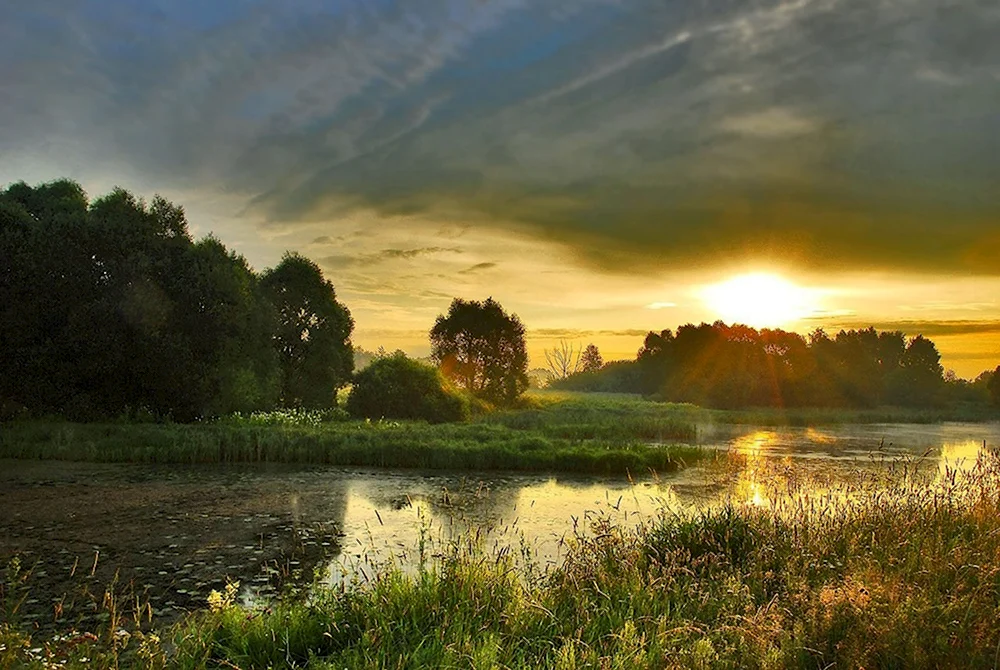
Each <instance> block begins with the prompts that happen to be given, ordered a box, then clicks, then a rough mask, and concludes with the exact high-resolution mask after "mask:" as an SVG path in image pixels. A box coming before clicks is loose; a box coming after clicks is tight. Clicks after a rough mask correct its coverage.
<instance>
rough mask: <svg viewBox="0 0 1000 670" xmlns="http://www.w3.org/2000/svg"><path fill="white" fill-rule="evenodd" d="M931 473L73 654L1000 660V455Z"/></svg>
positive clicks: (323, 660)
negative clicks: (549, 563)
mask: <svg viewBox="0 0 1000 670" xmlns="http://www.w3.org/2000/svg"><path fill="white" fill-rule="evenodd" d="M914 465H916V464H913V463H907V464H903V467H902V468H901V469H897V470H896V471H893V472H889V473H884V474H885V475H886V477H889V476H891V482H892V483H891V484H890V485H888V486H887V481H888V480H887V479H885V478H884V477H867V476H859V478H858V479H857V480H856V481H854V482H852V483H850V484H849V485H847V486H845V487H843V488H842V489H840V490H837V491H827V492H825V493H823V494H817V493H816V492H815V491H814V490H812V491H810V490H807V489H805V488H803V489H802V490H799V491H792V492H790V494H789V495H787V496H785V497H783V498H781V499H774V502H772V503H771V504H769V505H764V506H760V505H754V504H752V503H739V502H736V501H730V502H727V503H723V504H721V505H719V506H716V507H713V508H711V509H707V510H704V511H702V512H700V513H696V514H687V515H681V516H673V515H668V516H663V517H662V518H659V519H655V520H650V521H648V522H647V523H646V524H644V525H641V526H639V527H637V528H626V527H623V526H618V525H615V524H613V523H609V522H608V521H607V520H602V519H598V520H597V521H595V522H594V525H593V527H592V528H590V529H589V532H585V533H579V534H577V535H576V536H575V537H574V538H573V539H572V540H571V543H570V548H569V552H568V554H567V556H566V558H565V560H564V561H563V563H562V564H561V565H560V566H559V567H558V568H556V569H554V570H552V571H550V572H540V571H539V570H538V568H537V567H533V566H532V565H531V564H530V563H528V564H525V563H518V562H517V561H516V560H515V557H514V556H513V555H512V553H511V552H510V551H509V550H501V551H489V550H486V549H484V548H482V547H481V546H479V545H478V544H477V543H476V542H475V541H474V540H472V539H468V538H467V539H466V540H464V541H459V542H456V543H455V544H454V545H453V546H452V548H451V550H450V551H449V552H447V553H446V554H445V555H444V556H442V557H440V558H439V559H438V560H436V561H429V562H428V563H427V564H426V565H424V564H422V567H421V569H420V570H419V571H417V572H416V573H404V572H403V571H401V570H400V569H397V568H393V567H392V566H391V565H390V566H387V567H386V568H385V569H383V570H382V571H381V572H379V573H378V574H376V575H374V576H371V578H370V579H360V578H359V579H358V580H357V581H355V582H354V583H353V584H348V585H345V586H342V587H339V588H335V589H318V590H316V591H315V592H314V594H313V595H312V596H311V597H310V598H308V599H307V600H305V601H299V602H295V603H292V602H286V603H279V604H276V605H273V606H271V607H267V608H256V609H254V608H249V609H248V608H244V607H241V606H239V605H238V604H236V603H235V598H234V597H233V595H234V593H235V592H231V593H230V594H229V597H227V596H226V595H225V594H220V595H219V597H218V598H216V600H217V602H216V604H215V606H214V607H212V608H210V609H208V610H205V611H202V612H199V613H195V614H193V615H191V616H190V617H189V618H187V619H186V620H184V621H183V622H182V623H181V624H179V625H178V626H176V627H175V628H173V629H171V630H170V631H164V632H161V633H160V637H161V638H162V639H164V640H168V641H169V650H170V651H169V654H167V653H166V652H165V651H164V649H166V648H167V645H165V644H164V645H163V646H155V645H152V644H151V643H150V642H149V640H150V639H151V636H150V635H148V634H145V633H144V636H145V637H144V638H143V640H144V643H145V644H146V647H145V651H143V654H142V655H141V654H139V653H138V651H135V652H129V653H128V654H122V653H120V650H119V651H118V652H116V651H115V649H114V648H113V643H112V642H110V641H109V639H108V638H107V637H99V639H98V640H96V641H94V640H92V641H90V642H89V643H84V644H82V645H81V647H80V650H79V651H78V652H74V653H79V654H86V658H88V659H89V660H90V661H91V662H93V663H94V665H95V666H96V667H163V666H165V665H169V667H181V668H201V667H275V668H280V667H310V668H370V667H466V668H479V667H509V668H522V667H523V668H539V667H543V668H582V667H616V668H661V667H684V668H689V667H694V668H711V667H745V668H779V667H784V668H815V667H900V668H903V667H906V668H931V667H935V668H937V667H962V668H968V667H972V668H987V667H993V666H994V664H995V661H996V650H997V648H998V646H1000V620H998V618H997V616H996V611H997V602H998V600H997V598H998V595H997V594H998V592H1000V458H998V457H997V456H996V455H995V454H992V453H984V454H983V456H982V457H981V459H980V460H979V461H978V463H977V464H976V465H975V466H974V467H971V468H969V469H963V470H953V469H949V468H945V469H943V470H942V469H938V468H933V469H929V468H924V469H921V468H919V467H911V466H914ZM5 630H6V632H5V633H3V634H2V635H5V636H6V637H0V640H3V644H4V645H6V646H4V647H2V648H0V654H4V653H6V654H7V655H8V656H7V658H8V659H16V660H18V661H23V660H30V658H29V655H28V651H26V650H27V649H28V648H29V646H31V645H33V643H32V642H31V640H30V638H29V637H27V636H26V635H25V634H24V633H16V634H12V633H11V629H9V628H8V629H5ZM12 635H13V637H12ZM18 635H20V636H21V637H17V636H18ZM95 637H98V636H95ZM36 648H37V647H36ZM129 654H130V655H129ZM74 658H75V659H76V661H78V660H79V656H76V657H74ZM76 661H73V660H72V659H71V662H70V663H69V666H73V665H74V662H76ZM36 667H43V666H42V665H37V666H36Z"/></svg>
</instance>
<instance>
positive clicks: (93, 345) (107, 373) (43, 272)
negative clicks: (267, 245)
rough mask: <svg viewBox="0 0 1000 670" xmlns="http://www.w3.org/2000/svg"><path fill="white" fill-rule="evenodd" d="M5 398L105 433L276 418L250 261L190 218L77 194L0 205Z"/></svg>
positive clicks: (272, 371)
mask: <svg viewBox="0 0 1000 670" xmlns="http://www.w3.org/2000/svg"><path fill="white" fill-rule="evenodd" d="M0 259H3V266H2V267H0V348H2V350H3V351H4V352H5V354H7V355H6V356H3V357H0V397H8V398H11V399H12V400H14V401H16V402H17V403H19V404H23V405H24V406H26V407H28V408H29V409H30V410H33V411H36V412H38V411H53V412H59V413H62V414H64V415H66V416H68V417H70V418H74V419H84V420H88V419H100V418H106V417H108V416H116V415H120V414H122V413H125V412H130V411H136V410H141V411H143V412H146V413H151V414H153V415H156V416H162V417H167V416H169V417H172V418H174V419H177V420H192V419H195V418H197V417H199V416H208V415H217V414H222V413H226V412H231V411H234V410H248V409H257V408H261V407H266V406H269V405H270V404H271V403H272V402H273V399H274V397H275V392H274V389H275V387H276V379H277V363H276V357H275V356H274V354H273V352H272V351H271V346H270V345H271V342H270V338H271V334H272V331H273V323H272V321H271V319H270V315H271V313H272V310H271V308H270V305H269V303H267V302H266V300H264V298H263V296H262V294H261V292H260V288H259V282H258V279H257V277H256V275H255V274H254V273H253V271H252V270H251V269H250V267H249V266H248V265H247V263H246V261H245V260H244V259H243V258H242V257H240V256H238V255H237V254H233V253H230V252H229V251H228V250H226V248H225V247H224V246H223V245H222V243H221V242H219V241H218V240H214V239H212V238H208V239H205V240H202V241H200V242H197V243H195V242H193V241H192V239H191V237H190V235H189V233H188V226H187V219H186V217H185V215H184V210H183V209H182V208H180V207H178V206H176V205H173V204H171V203H169V202H167V201H166V200H164V199H163V198H161V197H159V196H157V197H154V198H153V200H152V201H151V202H150V203H146V202H145V201H144V200H142V199H140V198H136V197H135V196H133V195H132V194H131V193H129V192H127V191H124V190H122V189H115V190H113V191H112V192H111V193H109V194H108V195H106V196H103V197H100V198H97V199H96V200H94V201H93V202H88V200H87V196H86V194H85V193H84V192H83V189H81V188H80V186H79V185H78V184H76V183H74V182H71V181H66V180H62V181H56V182H52V183H50V184H42V185H40V186H36V187H31V186H28V185H26V184H24V183H18V184H14V185H12V186H11V187H9V188H8V189H7V190H6V191H3V192H0Z"/></svg>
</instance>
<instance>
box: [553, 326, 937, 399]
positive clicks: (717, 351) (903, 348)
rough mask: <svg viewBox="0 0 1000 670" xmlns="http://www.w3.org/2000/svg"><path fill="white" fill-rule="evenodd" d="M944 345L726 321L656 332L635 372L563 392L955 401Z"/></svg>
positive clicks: (590, 379) (576, 383)
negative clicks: (947, 378) (939, 348)
mask: <svg viewBox="0 0 1000 670" xmlns="http://www.w3.org/2000/svg"><path fill="white" fill-rule="evenodd" d="M940 359H941V357H940V354H939V353H938V351H937V348H936V347H935V345H934V343H933V342H931V341H930V340H928V339H926V338H924V337H921V336H919V335H918V336H917V337H914V338H912V339H911V340H909V341H908V342H907V341H906V340H905V338H904V337H903V334H902V333H901V332H898V331H897V332H878V331H876V330H875V329H874V328H867V329H864V330H849V331H840V332H839V333H837V335H836V336H835V337H832V338H831V337H830V336H828V335H827V334H826V333H825V332H823V331H822V330H817V331H815V332H814V333H812V334H811V335H810V336H809V338H808V339H807V338H805V337H803V336H801V335H798V334H796V333H789V332H786V331H783V330H770V329H763V330H759V331H758V330H756V329H754V328H750V327H748V326H743V325H733V326H728V325H726V324H724V323H722V322H716V323H714V324H706V323H703V324H701V325H698V326H694V325H691V324H687V325H684V326H681V327H680V328H679V329H678V331H677V333H676V334H675V333H673V332H672V331H670V330H664V331H661V332H659V333H653V332H651V333H649V334H648V335H647V336H646V339H645V342H644V344H643V347H642V349H640V350H639V353H638V355H637V358H636V361H635V368H634V369H632V368H630V366H628V365H627V364H622V365H615V366H611V365H609V366H605V368H604V369H602V370H600V371H598V372H596V373H584V374H582V375H574V376H572V377H570V378H569V379H567V380H566V381H565V382H562V383H558V384H557V386H558V387H559V388H566V389H575V390H590V389H599V390H602V391H608V390H615V391H622V392H633V393H644V394H648V395H657V396H659V397H661V398H663V399H665V400H669V401H673V402H688V403H695V404H698V405H702V406H706V407H718V408H741V407H808V406H812V407H859V408H863V407H876V406H879V405H903V406H914V407H928V406H935V405H939V404H940V403H942V402H943V401H944V400H945V399H946V397H947V396H946V395H945V392H946V391H947V389H946V388H945V383H944V378H943V368H942V367H941V363H940Z"/></svg>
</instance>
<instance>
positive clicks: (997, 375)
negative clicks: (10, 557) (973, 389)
mask: <svg viewBox="0 0 1000 670" xmlns="http://www.w3.org/2000/svg"><path fill="white" fill-rule="evenodd" d="M986 389H987V390H988V391H989V392H990V399H991V400H992V401H993V404H994V405H996V406H997V407H1000V365H998V366H997V368H996V370H994V371H993V374H992V375H990V380H989V381H988V382H986Z"/></svg>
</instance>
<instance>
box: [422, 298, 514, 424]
mask: <svg viewBox="0 0 1000 670" xmlns="http://www.w3.org/2000/svg"><path fill="white" fill-rule="evenodd" d="M430 338H431V357H432V358H433V360H434V361H435V362H436V363H437V364H438V365H439V366H440V367H441V370H442V371H443V372H444V374H445V375H446V376H448V377H449V378H450V379H452V380H453V381H454V382H455V383H457V384H458V385H460V386H462V387H464V388H465V389H466V390H468V391H469V392H471V393H473V394H474V395H476V396H478V397H480V398H483V399H484V400H487V401H489V402H492V403H495V404H501V405H502V404H510V403H511V402H513V401H514V400H515V399H516V398H517V397H518V396H519V395H521V394H522V393H524V391H525V390H526V389H527V388H528V374H527V373H528V353H527V349H526V347H525V339H524V325H523V324H522V323H521V320H520V319H519V318H518V317H517V315H516V314H507V312H505V311H504V309H503V307H501V306H500V303H498V302H497V301H495V300H493V298H487V299H486V300H485V301H482V302H480V301H477V300H461V299H459V298H455V299H454V300H453V301H452V303H451V307H449V308H448V315H447V316H444V315H441V316H438V318H437V321H435V323H434V327H433V328H432V329H431V333H430Z"/></svg>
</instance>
